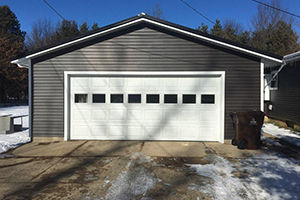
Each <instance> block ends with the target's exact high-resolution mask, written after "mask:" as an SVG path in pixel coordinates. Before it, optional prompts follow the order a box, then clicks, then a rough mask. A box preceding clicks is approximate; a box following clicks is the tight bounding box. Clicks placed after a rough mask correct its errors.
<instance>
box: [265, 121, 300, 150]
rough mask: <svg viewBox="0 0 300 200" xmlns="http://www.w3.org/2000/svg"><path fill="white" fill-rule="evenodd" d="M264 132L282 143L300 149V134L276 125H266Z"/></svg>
mask: <svg viewBox="0 0 300 200" xmlns="http://www.w3.org/2000/svg"><path fill="white" fill-rule="evenodd" d="M262 130H263V132H265V133H268V134H270V135H273V136H275V137H277V138H279V139H280V140H282V141H285V142H288V143H290V144H292V145H293V146H296V147H300V132H292V131H291V130H288V129H284V128H279V127H278V126H275V125H274V124H270V123H268V124H264V125H263V127H262Z"/></svg>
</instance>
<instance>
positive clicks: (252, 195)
mask: <svg viewBox="0 0 300 200" xmlns="http://www.w3.org/2000/svg"><path fill="white" fill-rule="evenodd" d="M299 164H300V163H299V161H295V160H293V159H286V158H280V157H277V156H273V155H257V156H255V157H250V158H247V159H244V160H239V162H236V163H230V162H229V161H227V160H225V159H224V158H222V157H220V156H217V155H215V161H214V162H213V163H212V164H207V165H200V164H197V165H194V164H192V165H189V166H190V167H191V169H192V170H194V171H196V172H197V173H198V174H199V175H201V176H204V177H207V178H209V179H211V180H213V184H211V185H202V186H199V185H196V184H193V185H190V187H189V188H188V189H191V190H199V191H200V192H203V193H205V194H208V195H212V198H213V199H259V200H260V199H262V200H263V199H273V200H277V199H278V200H279V199H299V198H300V197H299V194H298V186H297V185H298V183H299V182H300V176H299V173H300V166H299Z"/></svg>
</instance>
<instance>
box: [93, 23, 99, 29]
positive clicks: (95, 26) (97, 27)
mask: <svg viewBox="0 0 300 200" xmlns="http://www.w3.org/2000/svg"><path fill="white" fill-rule="evenodd" d="M97 29H99V26H98V23H94V24H93V26H92V28H91V31H95V30H97Z"/></svg>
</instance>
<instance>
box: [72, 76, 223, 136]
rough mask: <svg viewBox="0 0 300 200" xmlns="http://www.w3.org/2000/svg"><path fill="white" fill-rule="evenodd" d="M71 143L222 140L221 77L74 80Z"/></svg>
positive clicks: (82, 78) (139, 77)
mask: <svg viewBox="0 0 300 200" xmlns="http://www.w3.org/2000/svg"><path fill="white" fill-rule="evenodd" d="M70 83H71V84H70V88H71V89H70V97H71V98H70V105H71V111H70V112H71V114H70V115H71V126H70V127H71V130H70V139H72V140H86V139H88V140H93V139H101V140H180V141H183V140H186V141H220V140H221V138H222V137H221V129H220V124H221V122H220V120H221V117H220V116H221V115H220V114H221V110H222V109H221V100H222V98H221V92H220V90H221V84H222V83H221V76H220V75H213V76H196V77H195V76H171V77H170V76H169V77H168V76H146V77H145V76H143V77H141V76H133V77H132V76H131V77H130V76H127V77H116V76H114V77H82V76H80V77H76V76H75V77H71V78H70Z"/></svg>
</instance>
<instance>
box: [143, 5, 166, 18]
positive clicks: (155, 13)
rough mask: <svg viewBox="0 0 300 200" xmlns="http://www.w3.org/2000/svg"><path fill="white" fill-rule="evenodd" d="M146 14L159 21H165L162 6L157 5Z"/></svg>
mask: <svg viewBox="0 0 300 200" xmlns="http://www.w3.org/2000/svg"><path fill="white" fill-rule="evenodd" d="M146 14H148V15H151V16H153V17H156V18H159V19H165V16H164V12H163V10H162V8H161V6H160V4H155V6H154V7H153V8H152V9H151V10H146Z"/></svg>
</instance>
